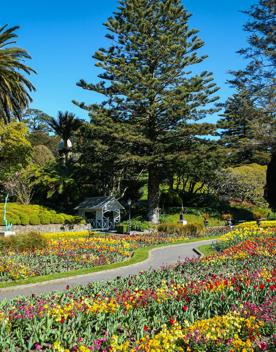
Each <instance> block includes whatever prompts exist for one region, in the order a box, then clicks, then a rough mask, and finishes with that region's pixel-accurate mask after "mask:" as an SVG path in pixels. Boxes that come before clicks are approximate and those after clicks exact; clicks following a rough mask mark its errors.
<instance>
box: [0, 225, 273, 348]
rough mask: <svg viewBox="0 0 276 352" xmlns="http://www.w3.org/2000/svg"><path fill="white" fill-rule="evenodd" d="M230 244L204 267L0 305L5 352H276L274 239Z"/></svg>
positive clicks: (192, 264) (191, 265) (180, 267)
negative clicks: (38, 351)
mask: <svg viewBox="0 0 276 352" xmlns="http://www.w3.org/2000/svg"><path fill="white" fill-rule="evenodd" d="M240 238H241V237H240ZM228 243H229V247H228V248H225V249H224V250H223V251H222V252H220V253H218V254H215V255H212V256H209V257H203V258H202V259H200V260H196V259H192V260H186V261H185V262H183V263H179V264H177V265H176V266H172V267H166V268H162V269H161V270H154V271H153V270H152V271H148V272H143V273H140V274H139V275H137V276H132V277H129V278H124V279H122V278H118V279H117V280H113V281H110V282H108V283H93V284H91V285H88V286H86V287H79V288H75V289H73V290H70V289H68V291H67V292H65V293H55V294H51V295H47V296H39V297H35V296H34V297H31V298H20V299H17V300H13V301H10V302H2V303H1V304H0V345H1V346H2V350H3V351H5V352H6V351H32V350H40V351H70V352H73V351H75V352H76V351H112V352H115V351H133V352H135V351H156V352H157V351H159V352H162V351H202V352H203V351H221V352H222V351H229V352H230V351H241V352H246V351H275V346H276V331H275V322H276V317H275V305H276V300H275V292H276V290H275V288H276V277H275V264H276V258H275V251H276V238H275V232H273V231H271V232H270V233H266V234H265V235H264V234H263V233H259V236H255V237H248V238H246V237H244V238H241V240H240V241H239V242H236V244H235V245H232V246H231V245H230V242H228Z"/></svg>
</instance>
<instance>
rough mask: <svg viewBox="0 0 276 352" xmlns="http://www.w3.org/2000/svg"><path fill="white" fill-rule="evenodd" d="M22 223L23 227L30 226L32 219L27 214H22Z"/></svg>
mask: <svg viewBox="0 0 276 352" xmlns="http://www.w3.org/2000/svg"><path fill="white" fill-rule="evenodd" d="M20 222H21V225H29V224H30V218H29V216H28V215H27V214H20Z"/></svg>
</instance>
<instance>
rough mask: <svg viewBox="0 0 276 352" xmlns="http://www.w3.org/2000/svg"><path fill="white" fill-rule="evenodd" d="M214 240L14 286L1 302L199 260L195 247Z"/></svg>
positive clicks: (0, 292) (0, 297)
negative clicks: (121, 264)
mask: <svg viewBox="0 0 276 352" xmlns="http://www.w3.org/2000/svg"><path fill="white" fill-rule="evenodd" d="M210 243H212V240H204V241H198V242H190V243H186V244H178V245H172V246H167V247H163V248H162V247H161V248H155V249H152V250H151V251H150V254H149V257H148V259H147V260H145V261H143V262H140V263H137V264H133V265H129V266H125V267H121V268H116V269H111V270H105V271H100V272H96V273H91V274H85V275H78V276H72V277H67V278H63V279H57V280H51V281H45V282H41V283H37V284H28V285H21V286H13V287H7V288H2V289H0V300H3V299H11V298H14V297H16V296H30V295H32V294H43V293H49V292H52V291H64V290H66V286H67V285H69V286H70V288H71V287H74V286H78V285H86V284H88V283H90V282H93V281H108V280H112V279H115V278H117V277H118V276H121V277H125V276H129V275H135V274H138V273H139V272H141V271H145V270H149V269H150V268H152V269H158V268H160V267H162V266H164V265H170V264H175V263H177V262H178V261H181V260H184V259H185V258H197V257H198V255H197V254H196V252H195V251H194V248H195V247H198V246H201V245H205V244H210Z"/></svg>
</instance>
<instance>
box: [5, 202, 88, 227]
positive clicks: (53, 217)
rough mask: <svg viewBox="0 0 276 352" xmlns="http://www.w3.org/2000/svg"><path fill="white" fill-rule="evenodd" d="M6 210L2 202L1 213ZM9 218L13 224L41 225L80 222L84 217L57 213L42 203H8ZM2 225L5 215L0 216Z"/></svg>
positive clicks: (82, 221)
mask: <svg viewBox="0 0 276 352" xmlns="http://www.w3.org/2000/svg"><path fill="white" fill-rule="evenodd" d="M3 212H4V204H3V203H0V214H3ZM7 219H8V222H11V223H12V224H13V225H29V224H30V225H39V224H44V225H47V224H57V223H59V224H64V223H67V224H69V223H70V224H80V223H84V219H83V218H81V217H80V216H73V215H68V214H63V213H56V212H55V211H54V210H50V209H48V208H45V207H43V206H40V205H33V204H29V205H23V204H18V203H8V207H7ZM59 221H60V222H59ZM0 225H3V216H2V217H1V218H0Z"/></svg>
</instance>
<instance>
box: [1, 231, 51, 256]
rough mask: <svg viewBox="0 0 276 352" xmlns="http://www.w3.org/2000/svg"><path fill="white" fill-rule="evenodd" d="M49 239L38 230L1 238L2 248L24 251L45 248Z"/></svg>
mask: <svg viewBox="0 0 276 352" xmlns="http://www.w3.org/2000/svg"><path fill="white" fill-rule="evenodd" d="M46 246H47V240H46V239H45V238H44V237H43V236H42V235H40V234H39V233H36V232H31V233H29V234H22V235H20V234H19V235H16V236H10V237H2V238H0V250H1V251H3V250H15V251H18V252H23V251H25V250H35V249H41V248H45V247H46Z"/></svg>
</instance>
